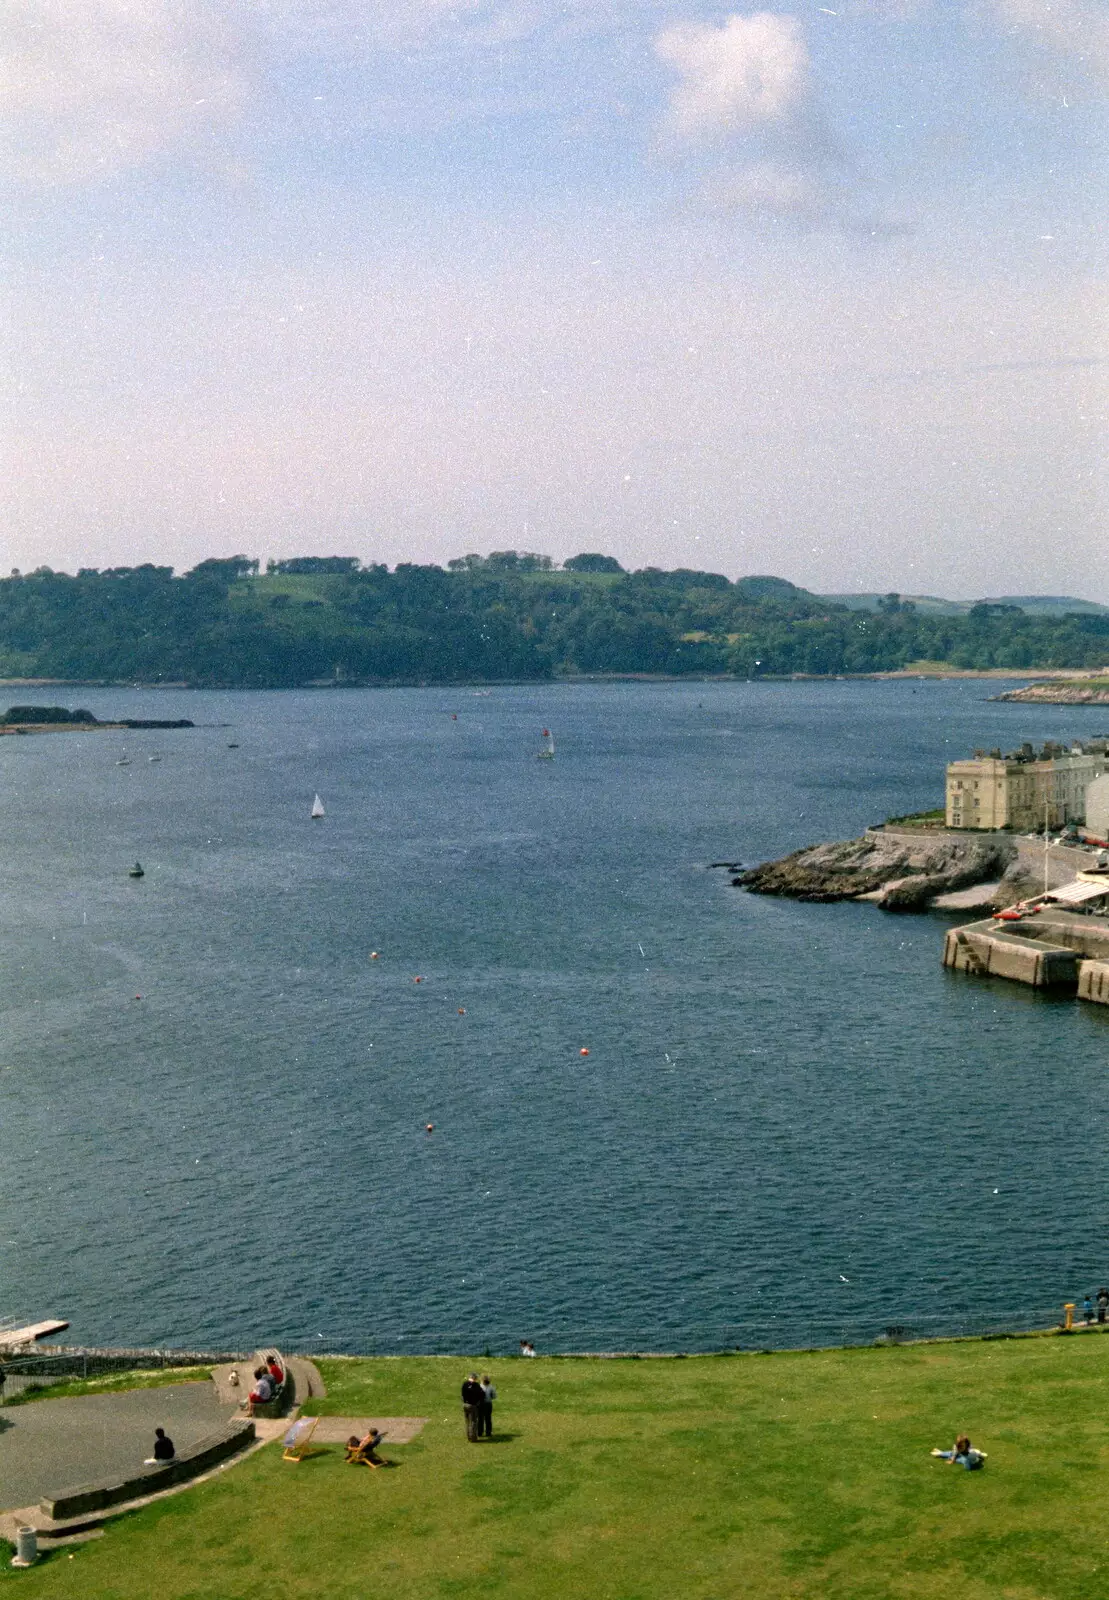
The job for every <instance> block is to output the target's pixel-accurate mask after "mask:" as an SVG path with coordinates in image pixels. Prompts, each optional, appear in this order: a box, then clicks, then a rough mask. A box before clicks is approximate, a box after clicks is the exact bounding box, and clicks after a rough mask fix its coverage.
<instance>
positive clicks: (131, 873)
mask: <svg viewBox="0 0 1109 1600" xmlns="http://www.w3.org/2000/svg"><path fill="white" fill-rule="evenodd" d="M127 876H128V877H129V878H145V877H146V873H145V872H144V871H143V869H142V862H141V861H136V862H135V865H134V866H133V867H128V869H127Z"/></svg>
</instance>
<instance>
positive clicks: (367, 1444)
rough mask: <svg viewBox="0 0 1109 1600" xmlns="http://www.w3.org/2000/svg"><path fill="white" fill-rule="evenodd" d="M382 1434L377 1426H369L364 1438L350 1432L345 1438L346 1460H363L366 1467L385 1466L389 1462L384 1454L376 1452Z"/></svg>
mask: <svg viewBox="0 0 1109 1600" xmlns="http://www.w3.org/2000/svg"><path fill="white" fill-rule="evenodd" d="M382 1437H383V1435H382V1434H381V1432H380V1430H379V1429H377V1428H371V1429H370V1431H369V1433H367V1434H366V1436H365V1438H364V1439H360V1438H359V1437H358V1435H357V1434H356V1433H352V1434H351V1436H350V1438H349V1439H348V1440H347V1460H348V1461H357V1462H363V1463H365V1465H366V1466H367V1467H387V1466H388V1465H389V1463H388V1462H387V1461H386V1460H385V1457H384V1456H379V1455H378V1454H377V1447H378V1445H379V1444H380V1443H381V1440H382Z"/></svg>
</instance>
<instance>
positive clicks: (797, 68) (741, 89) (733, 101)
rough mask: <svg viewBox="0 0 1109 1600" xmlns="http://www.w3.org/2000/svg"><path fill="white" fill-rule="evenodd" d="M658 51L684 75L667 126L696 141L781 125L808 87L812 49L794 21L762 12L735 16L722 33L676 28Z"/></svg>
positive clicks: (695, 25) (701, 26)
mask: <svg viewBox="0 0 1109 1600" xmlns="http://www.w3.org/2000/svg"><path fill="white" fill-rule="evenodd" d="M655 50H656V52H657V53H658V55H659V56H660V57H661V58H662V60H663V61H666V62H668V63H669V64H670V65H671V66H673V67H675V68H677V70H678V72H679V74H680V75H681V81H680V82H679V83H678V84H677V85H676V86H675V88H674V89H673V90H672V92H671V96H670V106H669V115H668V123H669V128H670V131H671V132H672V133H674V134H676V135H677V136H678V137H679V138H682V139H687V140H690V141H698V140H704V139H714V138H719V137H720V136H721V135H729V134H735V133H741V132H745V131H748V130H751V129H754V128H758V127H760V126H762V125H765V124H767V123H774V122H779V121H781V120H782V119H783V118H785V117H787V116H788V115H789V114H790V113H791V112H792V111H793V110H794V109H795V108H796V107H797V105H798V104H799V103H800V102H801V100H802V99H803V98H804V95H805V93H806V89H807V86H808V67H809V56H808V50H807V49H806V46H805V40H804V36H803V35H802V32H801V27H800V24H799V23H798V21H797V19H796V17H789V16H774V15H772V14H771V13H770V12H768V11H759V12H755V13H754V14H753V15H751V16H745V17H743V16H735V17H729V18H728V20H727V22H725V23H724V25H723V27H720V28H714V27H711V26H709V25H707V24H705V23H699V22H686V23H678V24H677V25H676V26H674V27H672V28H666V29H664V30H663V32H662V33H660V34H659V35H658V37H657V38H656V40H655Z"/></svg>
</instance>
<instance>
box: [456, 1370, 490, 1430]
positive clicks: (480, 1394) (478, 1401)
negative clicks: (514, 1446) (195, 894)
mask: <svg viewBox="0 0 1109 1600" xmlns="http://www.w3.org/2000/svg"><path fill="white" fill-rule="evenodd" d="M484 1399H485V1391H484V1390H483V1389H482V1387H481V1384H480V1383H479V1382H478V1376H477V1373H476V1372H471V1373H470V1376H469V1377H468V1378H467V1379H466V1381H465V1383H464V1384H463V1385H462V1419H463V1421H464V1422H465V1424H466V1437H467V1439H469V1441H470V1443H471V1444H476V1443H477V1441H478V1429H479V1427H480V1425H481V1407H482V1403H483V1401H484Z"/></svg>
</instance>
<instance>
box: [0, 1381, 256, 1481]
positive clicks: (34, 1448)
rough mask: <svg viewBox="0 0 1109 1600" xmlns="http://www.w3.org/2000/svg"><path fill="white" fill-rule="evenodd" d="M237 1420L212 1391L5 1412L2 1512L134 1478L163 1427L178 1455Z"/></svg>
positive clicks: (45, 1404)
mask: <svg viewBox="0 0 1109 1600" xmlns="http://www.w3.org/2000/svg"><path fill="white" fill-rule="evenodd" d="M234 1415H235V1408H234V1407H233V1406H226V1405H221V1404H220V1402H219V1400H218V1398H217V1396H216V1391H215V1388H214V1387H213V1385H212V1384H211V1383H209V1382H203V1383H176V1384H169V1385H167V1386H165V1387H164V1388H158V1389H131V1390H128V1391H126V1392H125V1393H123V1394H94V1395H81V1396H78V1397H76V1398H73V1399H69V1400H36V1401H34V1402H33V1403H31V1404H29V1405H22V1406H12V1407H10V1408H8V1407H4V1408H3V1409H0V1507H5V1508H7V1507H16V1506H27V1505H31V1504H33V1503H34V1502H35V1501H37V1500H39V1499H41V1497H42V1496H43V1495H45V1494H51V1493H58V1492H60V1491H61V1490H62V1489H70V1488H75V1487H76V1486H77V1485H79V1484H82V1483H92V1482H96V1481H97V1480H99V1479H101V1478H105V1477H109V1476H111V1475H112V1474H114V1473H121V1474H122V1473H124V1472H133V1471H134V1470H135V1468H137V1467H140V1466H141V1465H142V1462H143V1460H144V1459H145V1457H147V1456H148V1455H150V1453H151V1451H152V1449H153V1447H154V1429H155V1428H164V1429H165V1430H166V1432H167V1433H168V1434H169V1436H170V1438H171V1439H172V1440H173V1442H174V1444H175V1445H176V1446H177V1448H178V1449H179V1450H182V1449H185V1448H186V1447H187V1446H189V1445H192V1444H197V1443H198V1442H199V1441H200V1440H201V1439H203V1438H204V1437H205V1436H206V1435H207V1434H209V1433H212V1432H214V1430H215V1429H216V1428H219V1427H221V1426H222V1425H223V1424H224V1423H225V1422H227V1421H229V1420H230V1418H231V1417H233V1416H234Z"/></svg>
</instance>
